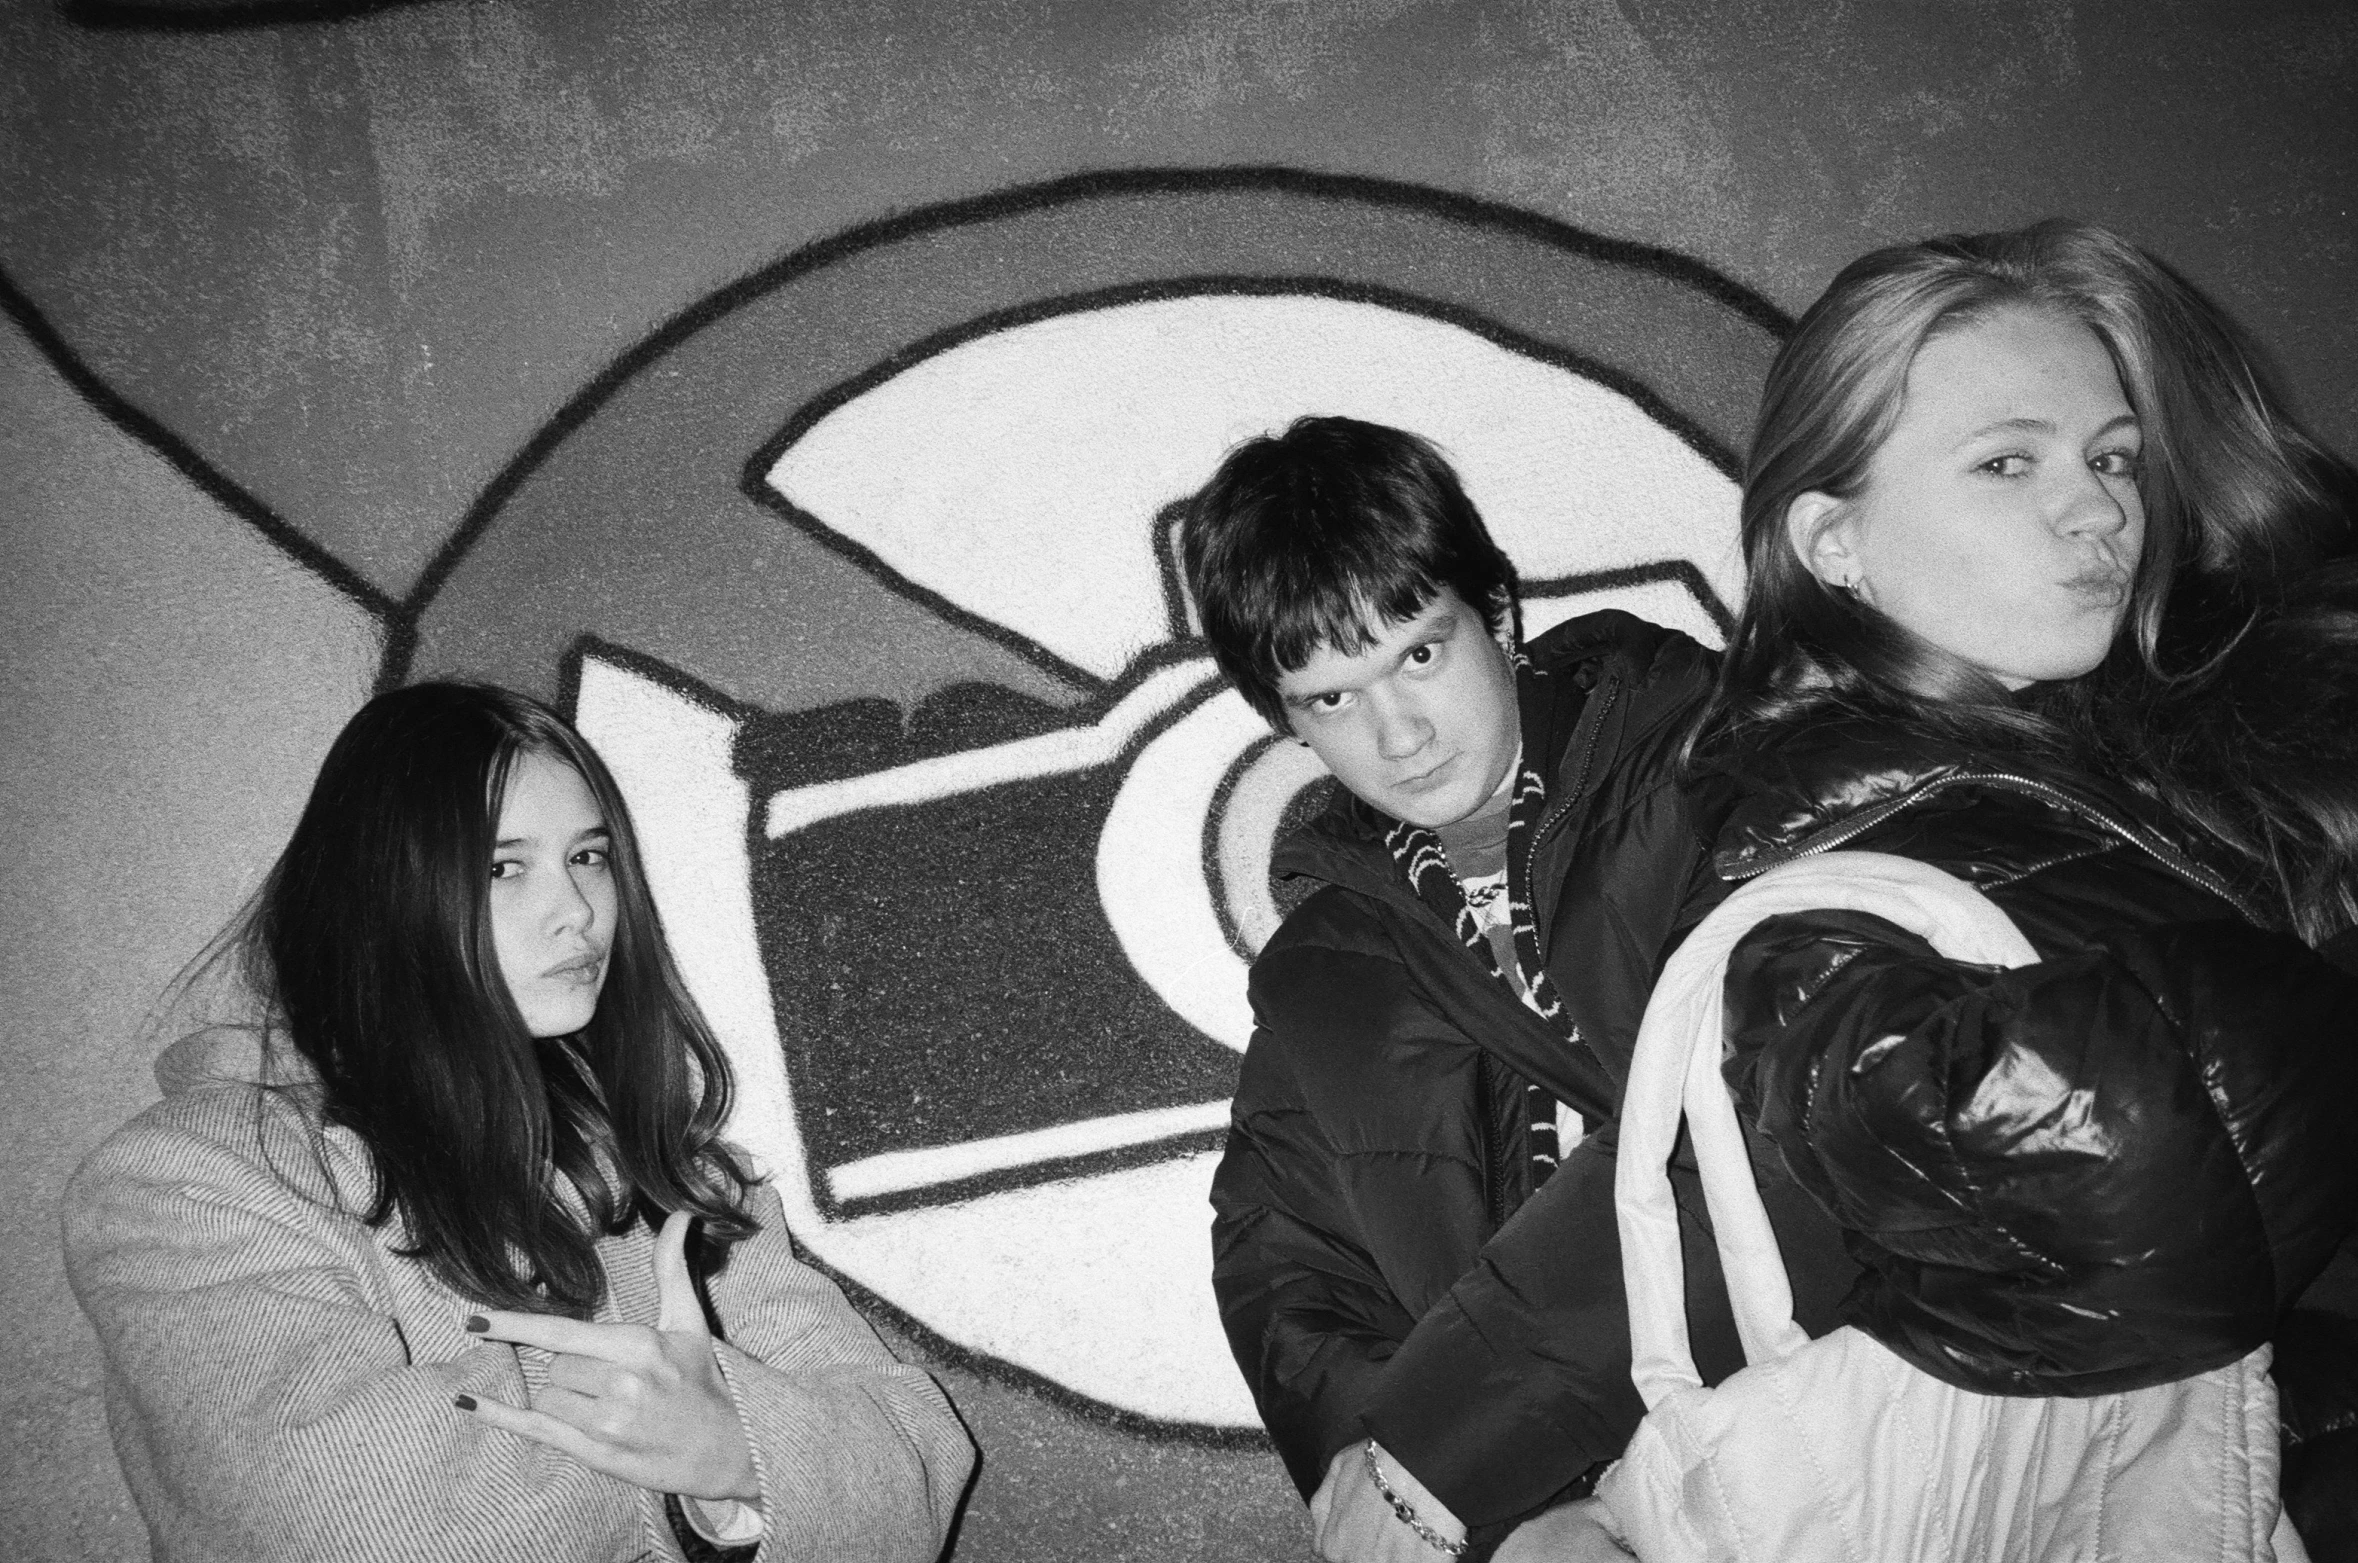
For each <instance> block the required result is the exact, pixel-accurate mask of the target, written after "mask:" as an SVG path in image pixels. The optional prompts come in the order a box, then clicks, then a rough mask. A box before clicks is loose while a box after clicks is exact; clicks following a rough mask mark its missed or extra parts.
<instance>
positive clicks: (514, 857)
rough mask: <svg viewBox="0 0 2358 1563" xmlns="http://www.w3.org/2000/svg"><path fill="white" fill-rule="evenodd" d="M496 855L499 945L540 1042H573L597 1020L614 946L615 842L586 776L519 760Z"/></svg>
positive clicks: (543, 759)
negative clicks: (565, 1038) (592, 1019)
mask: <svg viewBox="0 0 2358 1563" xmlns="http://www.w3.org/2000/svg"><path fill="white" fill-rule="evenodd" d="M493 834H494V836H495V837H496V838H497V839H496V843H495V845H494V846H493V848H492V854H491V867H490V874H491V942H492V948H493V949H494V950H495V951H496V952H497V953H498V956H499V971H500V976H501V977H502V978H503V979H505V980H506V982H507V985H508V994H509V996H510V997H511V998H513V999H514V1000H515V1001H516V1008H517V1010H518V1011H520V1012H521V1013H522V1014H523V1016H524V1024H525V1027H526V1029H528V1030H530V1031H531V1033H532V1034H533V1035H534V1036H536V1037H561V1036H569V1035H571V1034H572V1033H574V1032H576V1031H579V1030H580V1029H581V1028H582V1027H584V1026H586V1025H588V1024H589V1021H590V1016H591V1015H593V1014H595V1013H596V1012H597V1008H598V992H599V990H600V989H601V988H603V987H604V986H605V982H606V957H607V955H608V953H609V952H610V951H611V950H612V949H613V946H614V909H615V895H614V869H613V865H612V862H611V852H612V846H613V838H612V836H611V835H610V833H609V832H608V829H607V825H606V817H605V815H604V814H603V813H602V812H601V811H600V810H599V808H598V800H597V798H596V796H595V795H593V794H592V793H591V792H590V789H589V784H588V783H587V782H585V781H583V780H582V779H581V773H580V772H579V771H576V770H575V769H574V768H573V767H572V766H570V765H567V764H566V763H565V762H564V761H563V760H560V759H556V758H554V757H552V756H550V755H545V754H535V753H526V754H523V755H520V756H518V758H517V760H516V763H515V766H514V767H513V768H512V769H511V770H510V771H509V772H508V791H507V796H506V797H505V798H503V799H502V800H501V801H500V809H499V823H498V827H497V829H496V830H495V831H494V832H493Z"/></svg>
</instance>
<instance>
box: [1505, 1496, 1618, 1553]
mask: <svg viewBox="0 0 2358 1563" xmlns="http://www.w3.org/2000/svg"><path fill="white" fill-rule="evenodd" d="M1490 1556H1491V1563H1630V1559H1631V1558H1632V1557H1633V1556H1635V1554H1633V1553H1631V1552H1630V1551H1629V1550H1628V1549H1627V1548H1625V1547H1623V1546H1622V1545H1621V1543H1619V1542H1617V1541H1615V1540H1614V1539H1613V1533H1612V1532H1611V1531H1610V1530H1607V1529H1606V1528H1605V1523H1604V1520H1603V1518H1602V1517H1601V1512H1600V1510H1599V1507H1598V1504H1597V1501H1596V1499H1594V1498H1584V1499H1582V1500H1581V1501H1580V1502H1578V1503H1567V1504H1564V1505H1562V1506H1561V1507H1558V1508H1553V1509H1550V1510H1548V1511H1547V1512H1546V1513H1544V1514H1539V1515H1534V1516H1533V1517H1532V1518H1530V1519H1528V1520H1525V1521H1524V1522H1523V1523H1522V1524H1520V1525H1518V1526H1516V1527H1515V1528H1514V1530H1513V1531H1512V1532H1511V1533H1510V1534H1509V1535H1508V1536H1507V1539H1506V1540H1504V1541H1502V1542H1500V1543H1499V1544H1498V1550H1497V1551H1496V1552H1494V1553H1492V1554H1491V1555H1490Z"/></svg>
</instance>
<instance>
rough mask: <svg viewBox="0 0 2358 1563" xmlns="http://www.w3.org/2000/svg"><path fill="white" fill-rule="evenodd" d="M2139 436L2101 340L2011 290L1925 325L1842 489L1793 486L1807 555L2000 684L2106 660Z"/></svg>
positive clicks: (2124, 602)
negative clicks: (1942, 324)
mask: <svg viewBox="0 0 2358 1563" xmlns="http://www.w3.org/2000/svg"><path fill="white" fill-rule="evenodd" d="M2143 450H2144V445H2143V439H2142V436H2141V433H2140V430H2139V428H2138V424H2137V417H2136V414H2135V413H2134V412H2133V411H2132V410H2131V409H2130V407H2129V402H2128V397H2127V395H2126V394H2125V393H2124V392H2123V391H2122V389H2121V382H2120V374H2119V372H2118V371H2117V370H2116V369H2115V368H2114V367H2113V361H2112V355H2111V354H2110V353H2109V352H2107V351H2106V350H2105V346H2104V344H2103V342H2102V341H2100V340H2099V339H2098V338H2097V336H2096V334H2095V333H2094V332H2092V331H2090V330H2089V329H2088V328H2087V327H2086V326H2084V325H2081V324H2080V323H2079V322H2077V321H2075V320H2072V319H2070V318H2068V317H2066V316H2064V315H2061V314H2057V313H2054V312H2052V311H2048V310H2044V309H2036V308H2031V307H2028V306H2014V307H2010V308H2006V309H2002V310H1999V311H1997V312H1995V313H1993V314H1991V315H1988V316H1985V317H1984V318H1982V319H1980V320H1978V321H1975V322H1973V323H1972V324H1969V325H1966V326H1962V327H1960V328H1958V329H1956V330H1953V331H1950V332H1947V333H1945V334H1943V335H1940V336H1936V337H1934V338H1933V339H1932V340H1931V341H1929V342H1927V343H1925V345H1924V346H1923V347H1922V348H1921V349H1919V350H1918V352H1917V354H1916V358H1915V361H1914V362H1913V363H1912V364H1911V365H1910V366H1909V369H1908V377H1907V389H1906V393H1905V396H1904V398H1903V400H1902V402H1901V405H1900V412H1899V417H1898V420H1897V422H1896V423H1894V425H1893V426H1892V430H1891V433H1890V435H1889V436H1888V437H1887V438H1886V439H1885V440H1884V442H1883V445H1882V447H1881V448H1880V449H1879V450H1877V451H1876V452H1875V455H1874V458H1873V460H1872V461H1871V462H1870V463H1869V464H1868V470H1867V479H1866V482H1865V484H1864V486H1863V487H1862V488H1861V489H1860V491H1859V492H1858V493H1856V494H1854V495H1852V496H1851V497H1850V498H1848V499H1836V498H1834V497H1833V496H1831V495H1827V494H1805V495H1803V496H1802V497H1801V498H1799V499H1797V500H1795V501H1794V502H1793V504H1792V506H1791V507H1790V509H1789V510H1788V512H1787V516H1786V525H1787V530H1788V534H1789V536H1790V537H1791V540H1792V542H1793V546H1794V548H1795V549H1796V550H1797V551H1798V552H1799V553H1800V555H1801V558H1802V560H1803V562H1804V563H1805V564H1807V565H1808V566H1809V568H1810V569H1811V571H1812V572H1813V573H1814V574H1816V575H1817V576H1818V577H1819V579H1821V580H1823V581H1825V582H1826V583H1827V584H1829V585H1832V586H1836V587H1841V588H1844V589H1847V590H1852V591H1855V592H1856V593H1857V594H1858V596H1859V597H1860V599H1861V600H1862V601H1864V602H1866V603H1867V604H1869V605H1870V606H1872V607H1874V608H1875V609H1877V610H1878V611H1880V612H1882V613H1883V614H1884V615H1886V616H1887V617H1889V618H1891V619H1893V620H1895V621H1896V622H1898V623H1899V624H1900V625H1902V626H1903V627H1905V628H1907V629H1908V630H1910V631H1913V632H1914V633H1915V634H1916V635H1917V636H1919V637H1921V638H1922V639H1924V640H1927V641H1930V642H1931V643H1932V644H1933V645H1936V646H1939V647H1941V648H1942V649H1943V650H1945V651H1948V652H1951V653H1953V654H1955V655H1956V656H1958V657H1961V658H1963V659H1964V660H1965V661H1967V662H1970V663H1972V664H1973V665H1974V666H1976V667H1978V668H1980V669H1981V670H1982V671H1984V672H1986V673H1988V674H1989V675H1991V676H1992V677H1993V678H1995V679H1997V680H1998V681H1999V682H2000V683H2001V684H2003V685H2005V686H2006V687H2007V688H2008V689H2020V688H2022V687H2023V686H2024V685H2026V684H2031V683H2036V682H2041V681H2045V680H2052V679H2068V678H2077V677H2079V676H2080V675H2081V674H2083V673H2086V672H2089V671H2090V670H2092V669H2093V668H2095V667H2096V665H2097V664H2098V663H2100V662H2102V661H2103V660H2104V657H2105V654H2106V652H2107V651H2108V650H2109V649H2110V648H2111V646H2112V643H2113V639H2114V637H2115V636H2116V635H2117V634H2118V633H2119V631H2120V625H2121V620H2122V619H2123V617H2124V616H2125V615H2126V614H2127V612H2128V609H2129V594H2130V587H2131V585H2132V583H2133V582H2134V580H2135V578H2136V571H2137V561H2138V559H2139V558H2140V557H2141V555H2142V553H2143V551H2144V546H2145V506H2144V502H2143V500H2142V498H2141V497H2140V495H2139V492H2138V487H2137V475H2138V465H2139V462H2140V460H2141V457H2142V454H2143Z"/></svg>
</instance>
